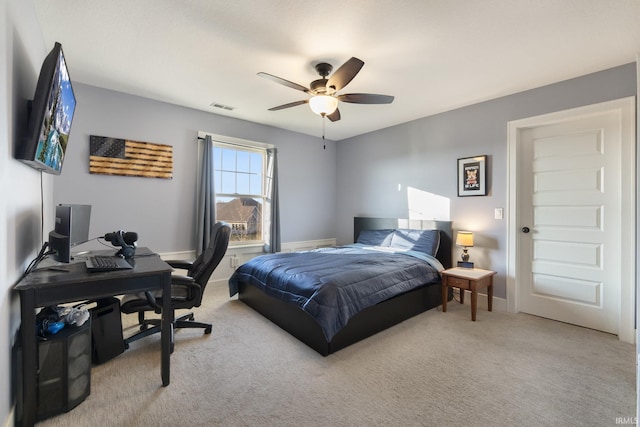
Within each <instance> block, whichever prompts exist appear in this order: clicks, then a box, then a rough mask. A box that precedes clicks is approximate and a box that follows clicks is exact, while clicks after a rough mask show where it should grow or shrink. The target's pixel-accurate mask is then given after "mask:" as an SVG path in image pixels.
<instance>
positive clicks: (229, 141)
mask: <svg viewBox="0 0 640 427" xmlns="http://www.w3.org/2000/svg"><path fill="white" fill-rule="evenodd" d="M200 135H201V133H200V132H199V134H198V136H197V139H196V140H197V141H204V140H206V138H205V137H202V136H200ZM211 139H212V140H213V142H219V143H220V144H226V145H235V146H238V147H244V148H254V149H256V148H258V149H260V148H262V149H268V148H275V146H274V145H273V144H267V143H265V142H257V141H249V140H243V139H239V138H233V137H224V136H221V135H211Z"/></svg>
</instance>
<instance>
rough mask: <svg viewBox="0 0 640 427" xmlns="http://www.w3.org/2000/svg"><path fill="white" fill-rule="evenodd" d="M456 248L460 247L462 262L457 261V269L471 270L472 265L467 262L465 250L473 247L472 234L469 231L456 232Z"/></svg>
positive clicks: (467, 253) (467, 257) (467, 256)
mask: <svg viewBox="0 0 640 427" xmlns="http://www.w3.org/2000/svg"><path fill="white" fill-rule="evenodd" d="M456 246H462V247H463V248H464V249H463V251H462V261H458V267H465V268H473V263H472V262H469V252H468V250H467V248H470V247H473V233H472V232H471V231H458V236H457V237H456Z"/></svg>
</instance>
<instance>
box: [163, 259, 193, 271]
mask: <svg viewBox="0 0 640 427" xmlns="http://www.w3.org/2000/svg"><path fill="white" fill-rule="evenodd" d="M165 262H166V263H167V264H169V265H170V266H171V267H173V268H179V269H181V270H189V269H190V268H191V266H192V265H193V262H192V261H187V260H181V259H172V260H165Z"/></svg>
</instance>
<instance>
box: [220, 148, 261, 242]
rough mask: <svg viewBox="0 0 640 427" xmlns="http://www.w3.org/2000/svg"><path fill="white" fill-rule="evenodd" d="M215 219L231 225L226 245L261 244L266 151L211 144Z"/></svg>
mask: <svg viewBox="0 0 640 427" xmlns="http://www.w3.org/2000/svg"><path fill="white" fill-rule="evenodd" d="M213 165H214V166H213V169H214V181H215V191H216V219H217V220H219V221H225V222H226V223H228V224H229V225H230V226H231V240H230V243H232V244H233V243H263V241H264V236H263V232H262V231H263V228H264V227H263V207H264V206H265V199H266V195H265V193H266V191H265V188H266V186H265V169H266V166H265V165H266V149H264V148H261V147H250V146H244V145H236V144H226V143H223V142H218V141H214V150H213Z"/></svg>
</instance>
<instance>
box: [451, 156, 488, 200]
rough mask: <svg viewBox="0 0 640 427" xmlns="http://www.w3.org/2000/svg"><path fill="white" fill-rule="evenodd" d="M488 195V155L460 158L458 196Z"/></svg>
mask: <svg viewBox="0 0 640 427" xmlns="http://www.w3.org/2000/svg"><path fill="white" fill-rule="evenodd" d="M486 195H487V156H475V157H465V158H463V159H458V197H464V196H486Z"/></svg>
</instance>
